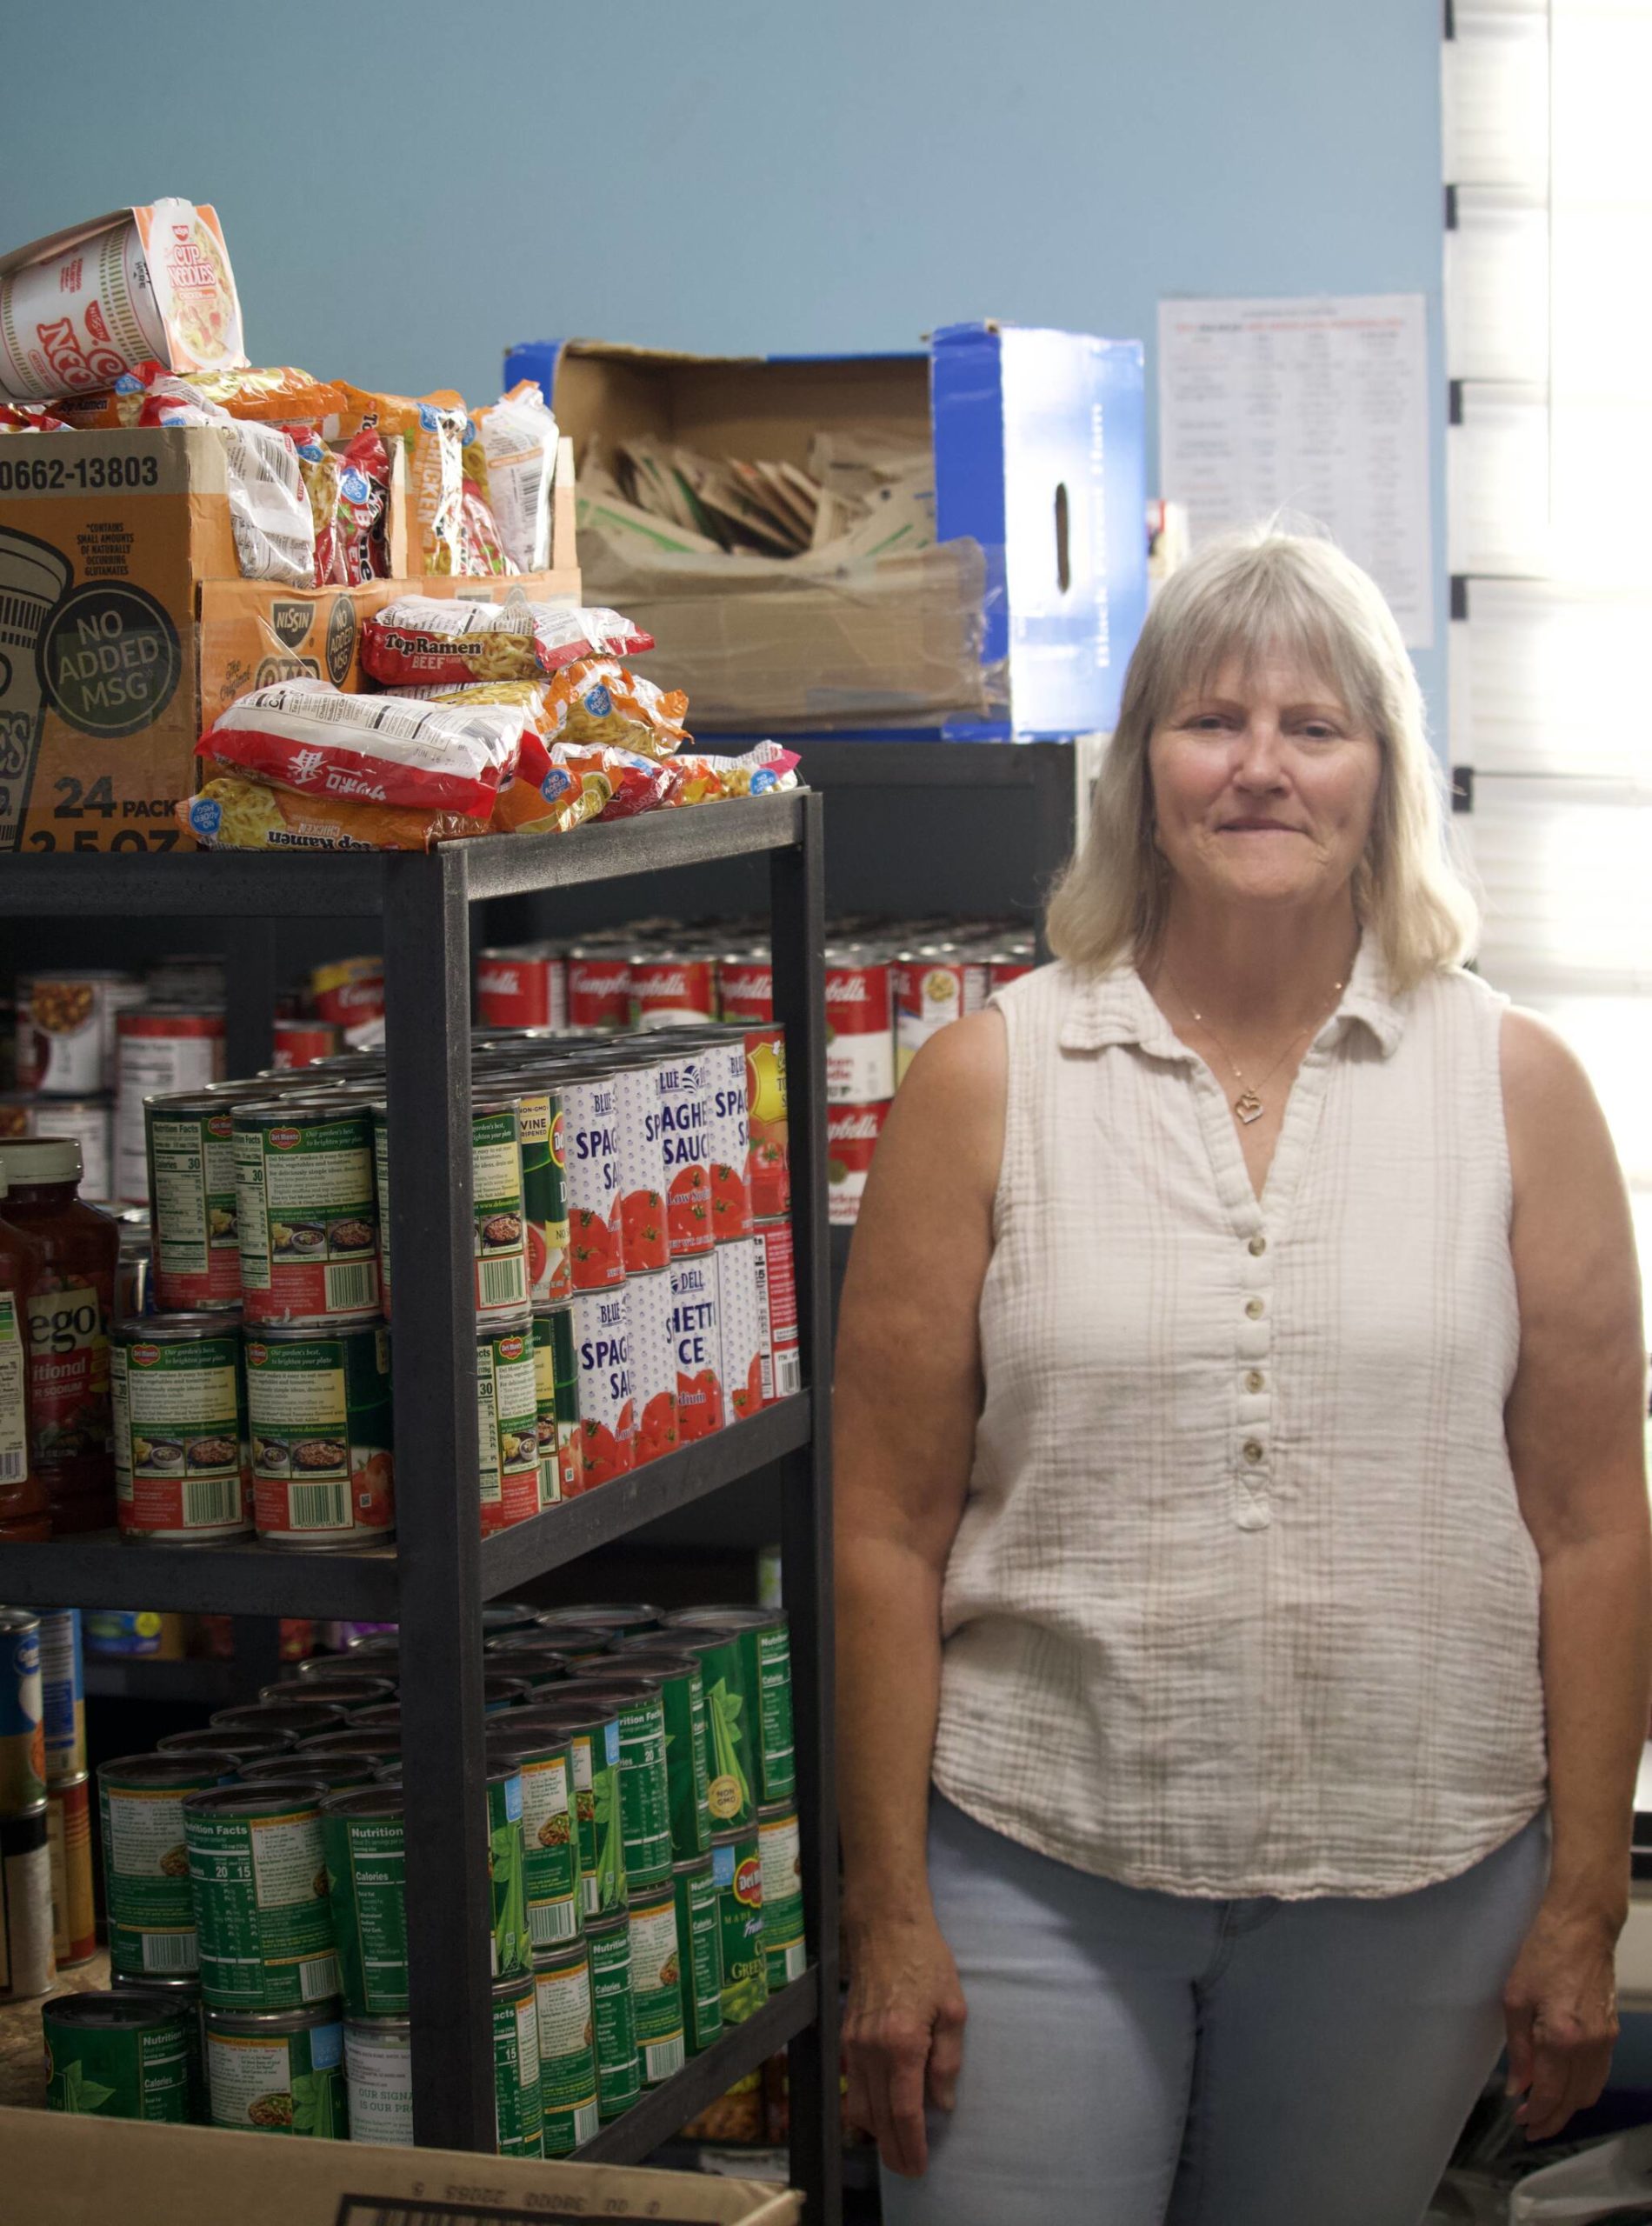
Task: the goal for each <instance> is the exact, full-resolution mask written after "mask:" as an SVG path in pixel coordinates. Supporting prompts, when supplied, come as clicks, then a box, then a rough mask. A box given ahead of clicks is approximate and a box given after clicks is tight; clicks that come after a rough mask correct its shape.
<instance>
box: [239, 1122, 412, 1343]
mask: <svg viewBox="0 0 1652 2226" xmlns="http://www.w3.org/2000/svg"><path fill="white" fill-rule="evenodd" d="M231 1125H232V1128H233V1131H234V1150H235V1173H236V1239H237V1243H238V1246H239V1250H240V1255H241V1299H242V1306H243V1310H244V1312H245V1315H246V1318H247V1320H248V1321H249V1322H332V1321H348V1320H352V1319H356V1320H359V1319H362V1318H363V1317H365V1316H372V1315H375V1314H376V1313H377V1312H378V1310H379V1291H378V1208H377V1204H376V1199H375V1196H374V1190H373V1153H372V1142H371V1134H370V1126H369V1123H368V1117H367V1111H366V1109H365V1107H364V1106H363V1105H360V1104H354V1103H349V1102H344V1103H332V1102H329V1101H328V1100H326V1099H323V1098H322V1097H320V1096H288V1097H286V1098H284V1099H283V1100H281V1101H280V1102H279V1103H253V1104H250V1105H237V1106H236V1109H235V1111H234V1113H233V1115H232V1116H231Z"/></svg>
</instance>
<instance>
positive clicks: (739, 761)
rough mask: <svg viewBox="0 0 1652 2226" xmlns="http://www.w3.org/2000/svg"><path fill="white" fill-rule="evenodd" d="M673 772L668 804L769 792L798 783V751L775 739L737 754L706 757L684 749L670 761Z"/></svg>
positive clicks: (710, 800)
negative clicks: (784, 748) (787, 748)
mask: <svg viewBox="0 0 1652 2226" xmlns="http://www.w3.org/2000/svg"><path fill="white" fill-rule="evenodd" d="M670 763H671V771H672V772H673V774H675V775H676V780H675V782H674V783H673V786H672V790H671V793H670V795H669V796H667V798H666V799H665V801H666V803H668V804H682V803H720V802H722V800H723V798H724V797H726V796H771V795H773V793H774V792H775V790H777V789H795V788H796V786H797V764H798V758H797V753H796V750H783V749H782V748H781V746H780V744H779V743H777V742H760V743H757V744H756V747H755V748H754V749H751V750H746V751H744V752H743V754H742V755H741V756H738V757H705V756H691V755H689V753H687V752H686V751H685V752H684V753H683V755H682V756H677V757H674V758H672V760H671V761H670Z"/></svg>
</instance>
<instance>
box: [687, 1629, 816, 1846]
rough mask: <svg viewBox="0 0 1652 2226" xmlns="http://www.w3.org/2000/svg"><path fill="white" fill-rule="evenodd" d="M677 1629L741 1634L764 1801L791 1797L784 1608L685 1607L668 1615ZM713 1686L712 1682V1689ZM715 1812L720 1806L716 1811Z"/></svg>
mask: <svg viewBox="0 0 1652 2226" xmlns="http://www.w3.org/2000/svg"><path fill="white" fill-rule="evenodd" d="M667 1621H668V1623H669V1624H670V1626H671V1627H672V1630H674V1631H675V1630H676V1629H677V1627H679V1626H680V1625H682V1624H685V1623H686V1624H687V1625H689V1627H690V1628H691V1629H695V1628H697V1629H701V1630H709V1629H711V1628H713V1627H716V1628H719V1629H721V1630H729V1631H736V1632H737V1633H738V1634H739V1637H740V1646H741V1653H742V1656H743V1670H744V1687H745V1690H746V1692H747V1693H748V1694H749V1698H750V1703H751V1712H752V1714H753V1715H754V1716H755V1717H756V1756H757V1761H758V1765H759V1769H758V1776H757V1780H756V1799H757V1802H758V1803H759V1804H760V1805H764V1804H767V1803H772V1802H776V1801H789V1800H791V1799H792V1798H793V1797H794V1796H795V1795H796V1790H797V1766H796V1744H795V1737H794V1733H793V1728H792V1707H791V1626H790V1623H789V1621H788V1618H787V1616H786V1612H785V1610H784V1609H783V1608H729V1607H721V1608H683V1609H680V1610H677V1612H676V1614H675V1615H673V1616H669V1617H668V1618H667ZM709 1690H710V1687H709V1680H708V1684H707V1692H708V1695H709ZM713 1813H714V1815H715V1813H716V1811H715V1809H714V1811H713Z"/></svg>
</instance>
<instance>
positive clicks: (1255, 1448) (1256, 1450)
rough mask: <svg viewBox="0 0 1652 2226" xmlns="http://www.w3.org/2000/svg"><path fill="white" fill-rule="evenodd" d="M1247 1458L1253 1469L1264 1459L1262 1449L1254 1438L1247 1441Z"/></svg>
mask: <svg viewBox="0 0 1652 2226" xmlns="http://www.w3.org/2000/svg"><path fill="white" fill-rule="evenodd" d="M1245 1458H1246V1460H1247V1461H1249V1463H1250V1465H1251V1467H1252V1468H1253V1469H1254V1468H1255V1467H1256V1463H1258V1462H1259V1461H1260V1460H1261V1458H1262V1448H1261V1446H1259V1445H1258V1444H1257V1443H1256V1439H1255V1438H1254V1437H1248V1438H1247V1439H1246V1440H1245Z"/></svg>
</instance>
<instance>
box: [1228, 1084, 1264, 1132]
mask: <svg viewBox="0 0 1652 2226" xmlns="http://www.w3.org/2000/svg"><path fill="white" fill-rule="evenodd" d="M1233 1110H1234V1111H1235V1112H1236V1114H1237V1115H1238V1116H1239V1118H1240V1119H1241V1120H1242V1122H1243V1123H1244V1124H1245V1126H1246V1127H1247V1128H1249V1126H1250V1123H1252V1122H1253V1121H1260V1120H1261V1118H1262V1114H1263V1112H1264V1111H1265V1110H1266V1108H1265V1107H1264V1106H1263V1104H1262V1100H1261V1098H1259V1097H1258V1096H1257V1095H1256V1091H1255V1090H1241V1091H1240V1093H1239V1095H1238V1096H1237V1097H1236V1098H1235V1099H1234V1101H1233Z"/></svg>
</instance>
